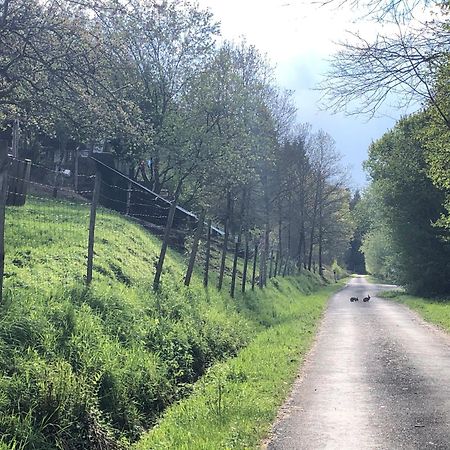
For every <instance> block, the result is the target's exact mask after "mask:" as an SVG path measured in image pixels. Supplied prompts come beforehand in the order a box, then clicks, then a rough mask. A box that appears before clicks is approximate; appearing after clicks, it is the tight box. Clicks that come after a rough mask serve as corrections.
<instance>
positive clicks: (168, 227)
mask: <svg viewBox="0 0 450 450" xmlns="http://www.w3.org/2000/svg"><path fill="white" fill-rule="evenodd" d="M181 185H182V182H181V181H180V182H179V183H178V186H177V189H176V191H175V196H174V199H173V201H172V204H171V205H170V209H169V215H168V216H167V223H166V228H165V230H164V237H163V242H162V245H161V251H160V253H159V259H158V264H157V265H156V273H155V279H154V280H153V290H154V291H157V290H158V288H159V283H160V280H161V274H162V269H163V265H164V259H165V257H166V252H167V247H168V245H169V238H170V230H171V229H172V223H173V218H174V217H175V211H176V210H177V202H178V197H179V196H180V192H181Z"/></svg>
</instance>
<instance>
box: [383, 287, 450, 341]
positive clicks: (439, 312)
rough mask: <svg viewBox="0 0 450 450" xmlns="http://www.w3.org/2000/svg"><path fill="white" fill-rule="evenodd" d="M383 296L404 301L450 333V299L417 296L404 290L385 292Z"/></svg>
mask: <svg viewBox="0 0 450 450" xmlns="http://www.w3.org/2000/svg"><path fill="white" fill-rule="evenodd" d="M381 296H382V297H384V298H392V299H395V300H397V301H399V302H401V303H404V304H405V305H407V306H409V307H410V308H411V309H413V310H414V311H417V312H418V313H419V314H420V315H421V316H422V317H423V318H424V319H425V320H426V321H428V322H431V323H434V324H435V325H438V326H440V327H441V328H443V329H444V330H446V331H447V332H449V333H450V299H448V298H447V299H429V298H421V297H415V296H413V295H409V294H407V293H405V292H403V291H388V292H383V293H382V294H381Z"/></svg>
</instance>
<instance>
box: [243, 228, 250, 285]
mask: <svg viewBox="0 0 450 450" xmlns="http://www.w3.org/2000/svg"><path fill="white" fill-rule="evenodd" d="M248 256H249V248H248V233H246V234H245V256H244V270H243V271H242V293H243V294H245V285H246V283H247V267H248Z"/></svg>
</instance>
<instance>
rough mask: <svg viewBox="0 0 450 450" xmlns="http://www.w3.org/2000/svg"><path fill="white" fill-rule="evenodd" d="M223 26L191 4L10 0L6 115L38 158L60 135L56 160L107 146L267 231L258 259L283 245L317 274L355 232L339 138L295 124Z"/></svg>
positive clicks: (155, 184)
mask: <svg viewBox="0 0 450 450" xmlns="http://www.w3.org/2000/svg"><path fill="white" fill-rule="evenodd" d="M218 35H219V26H218V24H217V23H216V22H215V20H214V18H213V17H212V15H211V13H210V12H209V11H208V10H202V9H200V8H199V7H198V5H195V4H191V3H190V2H188V1H184V0H172V1H164V2H157V1H152V0H142V1H140V0H131V1H127V2H121V1H119V0H104V1H98V0H86V1H82V2H80V1H75V0H73V1H72V0H58V1H56V0H47V1H37V0H4V2H3V7H2V9H1V12H0V44H1V49H2V50H1V54H0V122H1V123H3V124H8V123H11V121H12V120H14V119H19V120H20V123H21V124H22V138H21V146H22V148H23V149H26V150H28V151H29V153H32V154H33V155H35V156H36V157H37V158H38V157H39V156H40V154H41V153H42V152H41V145H42V142H43V139H44V138H48V137H51V138H53V139H54V140H56V141H57V142H58V145H59V148H60V155H61V160H60V162H59V165H60V166H61V167H62V166H65V165H66V164H67V162H68V160H69V159H70V158H71V156H72V154H73V155H74V157H75V158H77V155H78V153H79V151H80V150H81V149H83V148H87V149H91V150H92V149H94V148H95V147H98V146H102V147H104V148H107V149H108V150H109V151H112V152H114V153H115V155H116V156H117V157H119V158H122V159H124V160H126V161H128V162H129V163H130V164H131V165H132V166H133V167H138V168H139V170H135V171H133V176H134V177H136V178H137V177H138V178H139V179H140V180H141V181H142V182H143V183H146V184H147V186H148V187H150V188H151V189H153V190H154V191H155V192H157V193H160V192H166V191H167V192H169V193H172V194H171V195H172V196H174V197H175V199H176V200H177V201H178V200H180V201H182V202H183V203H184V204H187V205H189V206H191V207H192V208H194V209H196V210H202V209H203V210H205V211H206V212H207V214H208V215H209V216H213V217H215V218H217V220H218V221H220V222H221V223H223V224H225V228H226V233H227V234H230V233H231V234H234V235H236V236H239V237H241V236H243V235H244V234H250V235H253V236H255V237H256V238H257V239H260V240H261V241H262V242H263V243H264V245H263V246H262V247H263V258H262V260H263V261H265V260H266V259H267V257H268V253H269V252H270V251H271V250H277V251H278V258H280V261H281V260H283V261H285V263H286V261H289V262H290V263H291V264H293V263H294V262H295V264H296V266H297V267H298V268H301V267H306V268H309V269H311V268H312V267H313V266H314V265H315V263H317V265H318V268H319V271H320V272H321V273H322V267H323V265H324V264H325V263H330V262H331V261H332V260H333V259H334V258H340V257H341V256H342V255H343V254H344V252H345V250H346V247H347V243H348V240H349V238H350V236H351V232H352V225H351V219H350V214H349V200H350V198H349V197H350V196H349V191H348V190H347V189H346V183H345V178H346V177H345V174H344V173H343V171H342V169H341V168H340V161H339V155H338V154H337V152H336V149H335V146H334V142H333V140H332V138H331V137H330V136H328V135H327V134H326V133H324V132H322V131H319V132H317V133H313V132H312V131H311V129H310V128H308V127H307V126H298V125H296V123H295V115H296V111H295V107H294V106H293V102H292V99H291V93H290V92H287V91H283V90H281V89H279V88H278V87H277V86H276V84H275V82H274V79H273V71H272V68H271V66H270V64H269V63H268V61H267V60H266V59H265V57H264V56H263V55H261V54H260V53H259V52H258V51H257V50H256V49H255V48H254V47H252V46H250V45H247V44H246V43H245V42H240V43H231V42H221V43H218V42H217V37H218ZM143 160H145V161H148V163H147V164H141V162H142V161H143ZM241 238H242V237H241Z"/></svg>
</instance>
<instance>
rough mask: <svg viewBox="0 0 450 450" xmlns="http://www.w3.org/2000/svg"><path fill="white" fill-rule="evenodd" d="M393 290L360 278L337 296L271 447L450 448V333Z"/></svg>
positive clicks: (279, 423) (346, 448) (279, 422)
mask: <svg viewBox="0 0 450 450" xmlns="http://www.w3.org/2000/svg"><path fill="white" fill-rule="evenodd" d="M386 288H387V287H386V286H383V285H371V284H368V283H367V281H366V280H365V279H364V278H354V279H352V280H351V282H350V283H349V285H348V286H347V287H346V288H345V289H344V290H342V291H340V292H339V293H337V294H336V295H334V296H333V298H332V299H331V301H330V305H329V308H328V310H327V313H326V316H325V318H324V321H323V323H322V326H321V329H320V331H319V335H318V338H317V342H316V345H315V347H314V349H313V350H312V352H311V354H310V358H309V360H308V362H307V363H306V365H305V368H304V370H303V373H302V377H301V378H299V380H298V381H297V383H296V385H295V387H294V390H293V393H292V396H291V398H290V399H289V400H288V401H287V402H286V404H285V406H284V407H283V409H282V411H281V413H280V420H279V421H278V422H277V423H276V424H275V426H274V430H273V436H272V440H271V442H270V443H269V444H268V448H269V449H270V450H275V449H277V450H281V449H283V450H284V449H341V450H348V449H361V450H362V449H450V337H449V336H448V335H447V334H445V333H443V332H440V331H438V330H436V329H435V328H434V327H432V326H430V325H427V324H426V323H425V322H423V321H422V320H421V319H419V318H418V317H417V315H416V314H415V313H413V312H411V311H409V310H408V309H407V308H406V307H404V306H403V305H400V304H397V303H395V302H392V301H388V300H383V299H380V298H376V293H377V292H379V291H382V290H386ZM368 293H370V295H371V296H372V299H371V300H370V302H368V303H363V302H362V301H359V302H357V303H350V302H349V298H350V297H351V296H358V297H359V299H360V300H361V299H362V297H364V296H365V295H366V294H368Z"/></svg>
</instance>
